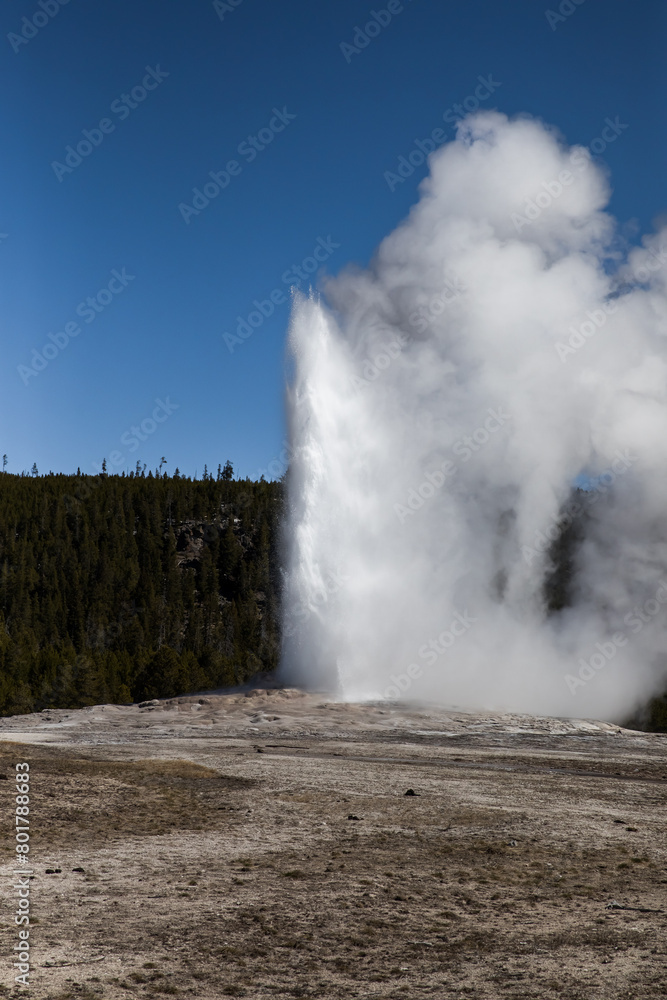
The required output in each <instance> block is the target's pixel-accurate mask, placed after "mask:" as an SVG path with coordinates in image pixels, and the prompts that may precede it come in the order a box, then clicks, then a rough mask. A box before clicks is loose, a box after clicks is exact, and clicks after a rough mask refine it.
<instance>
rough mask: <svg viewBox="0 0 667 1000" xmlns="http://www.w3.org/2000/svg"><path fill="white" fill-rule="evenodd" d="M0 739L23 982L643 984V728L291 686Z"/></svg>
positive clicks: (113, 712) (100, 710) (334, 998)
mask: <svg viewBox="0 0 667 1000" xmlns="http://www.w3.org/2000/svg"><path fill="white" fill-rule="evenodd" d="M0 736H1V737H2V739H0V756H1V757H2V762H1V763H2V767H1V768H0V770H1V771H2V773H7V774H9V772H10V770H12V768H13V766H14V764H15V763H16V762H17V761H20V760H27V761H29V762H30V773H31V789H32V794H34V796H35V803H36V814H35V818H34V829H33V830H32V832H31V848H32V849H33V854H32V860H33V864H34V870H35V873H36V879H35V880H34V882H33V883H32V886H33V896H34V899H35V900H36V901H38V902H36V903H35V909H36V910H37V907H38V912H37V916H38V920H39V923H38V924H37V925H36V926H35V927H34V930H33V934H34V935H35V939H36V942H37V946H36V949H35V950H36V954H37V960H36V965H35V969H34V975H33V977H32V979H33V982H31V992H32V995H33V996H34V997H35V998H36V1000H46V998H47V997H49V996H51V997H52V996H55V995H65V994H67V993H72V994H79V993H80V994H81V995H86V994H89V995H90V996H93V995H95V994H96V993H98V992H99V991H103V995H104V996H105V997H109V998H110V1000H119V998H120V997H127V996H128V990H136V989H139V990H148V991H150V992H156V993H167V994H173V995H176V992H178V993H183V994H186V993H192V994H194V995H196V996H197V997H201V998H202V1000H219V998H220V997H221V996H240V997H243V996H245V997H252V998H253V1000H255V998H256V1000H269V998H273V997H279V998H282V997H284V998H288V997H289V998H292V997H294V996H295V995H301V996H308V995H315V996H317V997H318V998H321V1000H340V998H341V997H343V996H354V995H355V994H356V993H360V994H365V995H366V994H368V993H369V992H370V993H371V994H373V995H377V996H380V997H385V996H386V997H392V996H399V995H400V996H405V995H409V996H411V997H413V996H414V997H419V996H421V995H422V994H423V995H431V996H432V995H436V996H443V997H449V996H451V997H453V998H454V997H459V996H461V994H462V993H463V994H465V995H466V996H470V997H474V998H477V1000H497V997H498V996H499V994H500V993H503V994H505V993H507V994H508V995H510V994H511V993H512V992H514V993H516V994H517V995H520V996H521V997H522V998H523V1000H533V998H534V1000H557V998H558V1000H562V998H563V997H565V998H571V1000H574V998H575V997H580V996H582V995H583V996H588V995H590V993H591V990H593V992H596V991H597V992H599V993H600V994H601V995H603V996H609V997H618V996H627V995H628V994H629V993H630V994H632V995H635V996H640V997H642V998H647V1000H650V998H653V997H655V998H656V1000H657V998H658V997H662V996H663V995H664V981H665V957H666V956H665V942H664V934H663V925H664V912H663V914H662V915H661V914H659V913H656V912H655V911H656V910H660V909H662V910H663V911H665V910H667V901H666V900H665V891H664V890H665V884H664V867H665V857H664V835H663V833H664V826H665V787H666V786H667V743H666V741H665V738H664V737H660V736H657V735H651V734H645V733H632V732H628V731H621V732H620V733H619V732H618V730H617V729H616V728H615V727H611V726H609V725H608V724H606V723H597V722H595V721H584V722H581V721H571V720H558V719H548V718H530V717H528V716H504V717H503V716H493V715H490V714H484V715H465V714H462V713H459V712H447V713H445V712H439V711H430V712H425V711H424V712H420V711H417V710H414V709H409V708H404V707H403V708H401V707H393V708H388V707H387V706H368V705H366V706H363V705H354V704H343V703H327V702H326V700H325V699H323V696H322V695H319V696H314V695H305V694H303V693H301V692H298V691H294V690H292V691H275V690H272V691H266V690H255V691H249V692H248V693H247V696H246V695H245V694H244V693H234V694H227V695H217V696H216V695H210V696H209V695H207V696H204V697H202V698H199V697H192V698H179V699H173V700H171V701H167V702H157V703H149V704H147V705H146V706H145V707H144V708H139V707H138V706H123V707H118V706H108V705H107V706H97V707H95V708H92V709H86V710H81V711H52V712H44V713H41V714H40V715H33V716H21V717H15V718H12V719H2V720H0ZM47 744H48V745H47ZM258 750H262V753H258V752H257V751H258ZM591 772H594V773H595V775H596V776H595V777H591V776H590V773H591ZM9 784H10V782H0V785H7V786H8V785H9ZM408 789H413V791H414V792H415V793H416V794H415V795H414V796H406V795H405V793H406V791H407V790H408ZM5 794H9V789H6V790H5ZM349 815H354V816H357V817H359V819H358V820H356V821H353V820H349V819H348V816H349ZM31 818H32V816H31ZM10 847H11V844H10V842H9V840H8V839H6V841H5V847H4V850H5V861H6V862H9V861H10V858H9V854H10ZM47 869H50V870H52V871H54V872H56V870H57V869H60V872H56V873H54V874H50V875H47V874H46V870H47ZM11 881H12V880H10V879H9V878H7V879H5V880H3V887H2V890H1V891H2V893H3V894H4V896H5V898H4V900H3V905H4V906H5V907H6V912H8V913H11V912H12V910H13V908H14V906H15V897H14V891H13V890H12V889H11ZM614 904H615V905H614ZM610 906H612V907H613V908H610ZM617 906H618V907H626V906H627V907H633V908H634V909H627V910H626V909H618V908H616V907H617ZM9 933H10V931H9V929H8V928H7V929H6V935H5V936H6V937H7V934H9ZM31 940H32V937H31ZM6 943H7V951H6V954H9V953H10V951H11V948H10V947H9V945H10V944H12V943H13V936H12V939H11V941H10V939H9V938H8V937H7V942H6ZM2 983H3V984H4V985H5V986H6V987H11V986H12V985H13V983H12V980H11V969H10V968H9V963H8V962H6V963H4V965H3V967H2ZM297 991H298V992H297Z"/></svg>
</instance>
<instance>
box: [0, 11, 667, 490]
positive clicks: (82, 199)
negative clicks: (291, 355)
mask: <svg viewBox="0 0 667 1000" xmlns="http://www.w3.org/2000/svg"><path fill="white" fill-rule="evenodd" d="M42 3H43V5H44V6H45V7H46V8H47V10H46V13H45V12H44V10H43V8H42V7H40V5H39V2H38V0H11V2H6V3H4V4H3V7H2V13H1V15H0V16H1V19H2V36H3V37H2V39H0V42H1V44H2V45H3V46H4V49H3V54H2V59H1V60H0V74H1V78H0V84H1V87H2V94H3V110H2V115H3V118H4V121H3V122H2V135H3V156H2V182H3V183H2V192H3V198H2V208H1V211H0V233H1V234H2V235H1V236H0V268H1V273H2V282H1V291H0V294H1V297H2V299H1V306H2V308H1V309H0V322H1V324H2V345H3V351H2V357H3V364H2V368H1V370H0V400H1V404H0V405H1V407H2V423H1V431H2V434H1V438H2V440H1V441H0V453H2V452H6V453H7V454H8V455H9V466H8V470H9V471H10V472H20V471H21V470H22V469H30V467H31V466H32V464H33V462H36V463H37V465H38V467H39V470H40V472H46V471H48V470H49V469H52V470H53V471H64V472H69V471H75V470H76V468H77V466H80V467H81V470H82V471H83V472H94V471H95V467H94V463H95V462H97V463H99V462H101V460H102V458H103V457H106V458H107V460H109V456H110V455H111V454H112V453H114V452H115V453H116V457H115V458H114V462H115V463H116V464H115V466H114V468H115V469H117V470H118V471H120V470H121V469H122V468H126V469H130V468H133V467H134V465H135V463H136V461H137V459H140V460H141V461H142V462H147V463H148V465H149V467H155V465H156V464H157V463H158V462H159V460H160V457H161V456H162V455H165V456H166V457H167V459H168V469H170V470H172V471H173V469H174V468H175V466H177V465H178V466H179V467H180V469H181V471H182V472H185V473H187V474H190V475H192V474H194V472H195V470H198V472H199V475H201V472H202V469H203V466H204V463H208V465H209V468H212V467H213V468H215V467H217V464H218V462H223V463H224V461H225V459H227V458H229V459H231V461H232V462H233V464H234V467H235V471H236V473H237V474H239V475H242V476H245V475H250V476H256V475H258V474H259V472H260V471H261V470H262V469H267V468H268V466H269V463H270V462H271V461H272V460H273V459H275V458H276V456H278V455H279V454H280V451H281V447H282V441H283V438H284V434H285V429H284V427H285V420H284V412H283V387H284V379H285V360H284V345H285V334H286V329H287V321H288V315H289V305H288V301H287V299H288V295H289V282H290V280H293V281H295V280H297V279H296V275H295V274H294V272H292V274H291V275H289V274H286V272H287V271H288V270H289V269H290V268H292V266H293V265H297V266H299V267H300V266H301V263H302V261H304V260H305V259H306V258H309V257H312V255H313V252H314V251H315V249H316V248H319V250H318V254H317V256H318V257H319V258H320V262H318V265H317V266H318V267H322V266H323V267H325V268H327V269H328V271H329V272H333V273H335V272H336V271H338V270H339V269H340V268H341V267H342V266H343V265H344V264H345V263H346V262H348V261H357V262H359V263H361V264H365V263H366V262H367V261H368V259H369V257H370V255H371V254H372V252H373V249H374V248H375V246H376V245H377V243H378V242H379V241H380V240H381V239H382V237H383V236H384V235H386V233H388V232H389V231H390V230H391V229H392V228H393V227H394V226H395V225H396V224H397V223H398V222H399V221H400V219H401V218H402V217H403V216H404V215H405V213H406V212H407V210H408V209H409V207H410V205H411V204H412V203H413V202H414V201H415V199H416V194H417V186H418V183H419V181H420V180H421V178H422V177H423V176H424V175H425V173H426V168H425V166H421V167H419V168H418V169H416V170H415V171H414V173H413V174H412V175H411V176H410V177H408V178H407V179H406V180H405V182H404V183H402V184H400V185H398V186H396V189H395V190H394V191H391V190H390V188H389V185H388V183H387V181H386V180H385V177H384V173H385V171H388V170H395V168H396V166H397V162H398V157H399V156H401V155H403V156H407V155H408V154H409V153H410V152H411V151H412V150H413V149H414V148H415V147H414V141H415V139H423V138H426V137H427V136H428V135H430V133H431V132H432V131H433V130H434V129H437V128H439V127H442V128H444V129H445V130H446V137H447V138H452V137H453V135H454V130H453V127H452V124H451V122H452V120H453V118H454V117H455V114H456V112H453V111H452V110H451V109H453V108H454V106H455V105H456V104H461V103H462V102H463V101H464V100H465V98H467V97H469V96H470V95H473V94H474V93H475V88H476V87H477V86H478V84H479V77H483V78H485V79H486V78H488V77H489V75H491V77H492V80H493V81H494V82H499V83H500V86H499V87H497V88H496V89H495V90H494V93H493V94H492V95H491V96H490V97H488V98H486V100H485V101H484V105H483V106H485V107H495V108H497V109H499V110H501V111H503V112H506V113H508V114H516V113H521V112H526V113H529V114H532V115H536V116H539V117H540V118H542V119H544V120H545V121H547V122H550V123H553V124H554V125H556V126H558V127H559V128H560V130H561V131H562V133H563V134H564V136H565V137H566V139H567V140H568V141H569V142H577V143H583V144H585V145H588V144H589V143H590V142H591V141H592V140H593V139H594V138H595V137H597V136H599V135H600V134H601V131H602V129H603V128H604V127H605V119H606V118H608V117H609V118H611V119H612V120H614V119H615V118H616V117H617V116H618V118H620V120H621V121H622V122H623V123H624V124H627V126H628V127H627V129H625V130H624V131H623V132H622V134H621V135H620V136H619V137H618V140H617V141H616V142H614V143H613V144H611V145H609V147H608V148H607V149H606V150H605V152H604V154H603V159H604V160H605V161H606V163H607V164H608V166H609V168H610V170H611V174H612V183H613V188H614V195H613V201H612V206H611V207H612V210H613V211H614V213H615V214H616V215H617V216H618V218H619V219H620V220H621V223H622V224H623V225H624V226H625V227H626V232H628V233H632V232H633V226H634V227H637V231H643V230H646V229H650V228H651V226H652V223H653V221H654V219H655V218H656V216H660V215H664V214H665V212H666V211H667V197H666V195H665V185H664V178H665V176H666V173H667V170H666V167H667V163H666V160H667V157H666V145H667V135H666V131H665V107H666V106H667V102H666V96H667V95H666V93H665V89H666V88H665V81H664V73H663V72H662V64H663V57H664V45H665V37H666V32H665V29H666V27H667V19H666V18H665V4H664V3H663V2H662V0H642V2H639V3H631V2H629V0H625V2H623V0H584V2H583V3H580V4H578V5H577V4H575V3H574V2H570V0H565V3H564V4H563V3H561V4H560V7H561V8H562V9H563V10H564V11H566V12H567V11H569V10H571V11H572V12H571V13H569V14H568V15H567V16H563V15H561V16H562V20H558V21H555V22H554V24H553V28H552V26H551V25H550V24H549V21H548V19H547V17H546V16H545V9H549V8H548V6H547V4H546V3H545V4H544V5H543V4H542V3H536V2H535V0H513V2H512V3H509V4H500V3H497V2H491V0H466V2H465V3H461V2H449V0H406V2H404V3H403V4H402V5H401V4H400V3H398V0H392V3H391V7H390V9H393V10H394V11H395V13H394V14H393V16H392V17H391V19H390V20H389V23H387V24H386V25H384V26H383V27H382V28H381V29H380V28H378V29H377V35H376V37H373V38H372V40H371V41H370V42H369V44H367V45H366V46H365V48H363V50H360V51H359V52H354V51H351V50H350V49H349V48H345V51H343V50H342V49H341V44H342V43H347V44H348V45H351V44H353V43H354V36H355V26H357V25H360V26H363V25H365V24H366V23H367V22H368V21H369V20H370V18H371V15H370V12H371V11H373V10H375V11H377V12H382V11H384V10H386V9H387V6H388V5H387V3H386V2H385V0H378V2H377V3H375V4H372V3H368V4H367V3H364V2H358V0H335V2H334V0H328V2H322V0H320V2H312V0H292V2H290V3H276V2H275V0H240V2H239V0H232V2H231V3H218V4H217V7H218V8H219V11H216V8H215V5H214V4H213V3H212V2H211V0H189V2H188V3H185V2H184V0H132V2H130V0H69V2H68V3H66V4H65V5H64V6H62V7H60V6H59V5H58V0H42ZM400 7H402V9H401V10H399V9H398V8H400ZM551 9H552V10H554V11H555V12H558V10H559V6H558V4H554V5H553V7H552V8H551ZM24 18H27V21H24V20H23V19H24ZM33 19H34V21H35V23H36V25H37V27H35V26H34V24H31V23H30V22H31V21H32V20H33ZM45 19H47V23H46V24H42V22H43V21H44V20H45ZM379 19H380V21H387V20H388V15H384V14H382V13H380V14H379ZM554 29H555V30H554ZM21 32H23V36H25V37H22V36H21ZM369 34H376V29H375V28H372V29H370V31H369ZM28 35H32V36H34V37H30V38H27V36H28ZM357 40H359V36H357ZM362 40H363V39H362ZM15 49H16V50H17V51H15ZM147 67H150V69H151V70H153V73H152V74H149V73H148V71H147ZM165 74H168V75H165ZM145 78H146V79H145ZM144 80H145V83H146V87H145V88H144ZM135 88H139V89H138V90H137V89H135ZM149 88H153V89H149ZM481 93H485V91H484V90H482V91H481ZM123 95H128V96H127V101H126V99H125V98H124V97H123ZM274 109H277V111H278V112H280V114H279V115H276V111H275V110H274ZM285 110H286V112H287V114H286V115H285ZM447 111H450V114H449V117H448V120H446V121H443V114H444V113H445V112H447ZM290 116H296V117H294V118H291V117H290ZM103 119H106V120H107V121H106V123H105V124H104V128H105V129H107V130H108V131H106V132H104V131H103V130H101V131H99V132H95V131H91V130H96V129H99V128H100V121H101V120H103ZM83 130H88V131H89V133H90V136H89V139H88V140H86V139H85V136H84V131H83ZM260 130H264V131H263V132H262V131H260ZM249 136H251V137H252V136H259V137H258V138H257V139H256V140H255V142H254V148H253V143H252V142H248V137H249ZM262 136H263V140H262ZM269 139H270V140H271V141H270V142H268V140H269ZM82 140H83V141H84V145H83V146H82V147H81V150H82V151H83V152H86V151H87V150H88V148H90V150H91V151H90V153H89V155H86V156H84V157H83V158H82V160H81V163H80V164H78V165H77V159H76V156H77V155H78V154H76V152H75V154H74V157H73V156H72V155H70V157H69V169H67V170H65V169H64V168H66V167H68V163H67V161H66V160H65V157H66V155H67V154H66V147H68V146H71V147H73V148H74V150H75V151H76V147H77V144H79V143H80V142H82ZM91 140H92V142H91ZM86 142H91V145H90V147H88V146H86V145H85V143H86ZM94 142H97V143H98V144H97V145H92V143H94ZM244 142H245V143H246V144H245V145H243V146H242V147H241V150H239V146H240V145H241V144H242V143H244ZM229 161H235V162H236V164H237V165H236V166H234V165H233V164H232V171H231V173H230V174H229V175H228V176H227V177H225V176H221V177H220V179H221V181H222V182H227V183H226V186H225V188H224V190H221V191H220V193H219V194H218V195H217V196H216V197H215V198H214V199H213V200H211V202H210V204H208V206H205V207H203V208H201V206H202V202H201V201H200V202H198V204H199V205H200V213H199V214H198V215H195V214H191V213H190V212H188V211H187V209H179V205H188V206H192V203H193V188H195V187H197V188H199V189H200V190H201V189H202V188H203V186H204V185H205V184H206V183H207V182H210V183H213V182H212V181H211V178H210V177H209V172H210V171H213V172H219V171H224V170H226V169H227V165H228V164H229ZM58 163H60V164H62V165H63V167H59V166H58ZM54 164H55V166H54ZM208 190H209V191H211V190H212V189H211V188H210V187H209V189H208ZM184 216H187V221H186V218H184ZM318 240H320V242H318ZM332 242H333V243H336V244H339V246H338V247H335V248H332ZM322 258H326V259H325V260H324V261H323V262H322ZM313 264H314V261H312V262H309V263H308V264H307V267H312V266H313ZM123 269H125V271H123ZM114 270H115V271H116V272H118V274H120V275H121V276H122V275H123V274H125V277H124V278H121V280H119V279H118V277H114V276H113V275H112V272H113V271H114ZM302 273H303V272H302ZM130 275H131V276H133V277H132V280H130V278H129V276H130ZM309 280H312V279H310V278H307V280H306V282H305V283H304V287H305V286H307V282H308V281H309ZM314 280H315V281H316V280H317V274H315V278H314ZM110 283H111V291H109V286H110ZM100 290H102V294H101V296H99V298H98V297H97V296H98V292H100ZM272 292H274V299H275V302H276V303H277V304H275V306H274V311H273V314H272V315H271V316H269V317H267V318H266V319H264V317H261V316H258V315H255V316H253V317H252V322H254V323H257V321H258V320H261V321H262V322H261V325H257V327H256V329H254V332H253V333H252V335H251V336H250V337H248V338H247V339H245V340H243V341H242V342H241V343H233V342H232V343H231V346H232V348H233V351H230V350H229V347H228V345H227V344H226V342H225V337H224V334H229V335H233V336H236V331H237V326H238V317H239V316H241V317H242V318H244V319H246V318H247V317H248V315H249V314H250V313H252V312H253V311H254V308H255V307H254V305H253V301H254V300H258V301H260V302H264V303H265V302H267V300H268V302H269V303H270V295H271V293H272ZM281 293H283V294H281ZM89 297H92V298H93V299H94V300H95V306H93V307H91V306H87V305H86V300H87V299H88V298H89ZM108 300H111V301H108ZM80 303H83V306H80ZM270 308H271V306H270V304H266V305H264V310H265V311H266V312H269V310H270ZM77 309H79V312H78V313H77ZM91 309H94V310H100V311H91ZM92 316H94V319H93V320H92V321H90V319H91V317H92ZM87 320H88V322H87ZM67 324H70V326H69V330H70V331H74V330H78V331H80V332H78V334H76V335H74V336H72V337H70V339H69V341H68V342H66V341H65V337H66V336H67V333H66V331H67ZM242 329H246V328H242ZM247 329H249V328H247ZM63 332H64V334H63ZM49 334H53V336H54V338H55V343H54V341H53V340H50V339H49V337H48V335H49ZM61 334H63V335H61ZM59 335H61V336H59ZM239 339H240V338H239ZM45 344H47V345H51V346H50V347H49V348H48V349H47V355H52V357H50V358H48V357H47V358H46V360H45V362H40V361H39V360H36V359H35V355H33V353H32V352H33V349H35V350H36V351H37V352H38V354H39V355H40V356H41V357H42V358H43V357H44V355H43V354H42V349H43V347H44V345H45ZM63 345H64V346H63ZM44 363H45V367H43V370H41V371H40V372H39V373H38V374H33V375H27V374H26V371H25V369H28V368H29V367H30V366H32V369H31V370H32V371H35V369H36V367H38V366H39V365H40V364H44ZM20 366H24V369H23V374H21V370H20ZM26 382H27V384H25V383H26ZM156 400H161V401H163V402H164V403H166V404H167V410H169V409H172V408H173V407H177V408H173V409H172V412H171V413H170V414H169V415H167V410H165V409H161V410H158V413H157V416H158V417H159V421H156V420H154V418H153V413H154V411H155V410H156V408H157V407H158V404H157V403H156ZM142 423H143V430H142V429H141V428H142ZM133 426H135V427H138V428H139V431H140V434H141V436H142V437H144V440H143V441H141V442H140V441H138V440H137V438H136V436H135V433H134V432H133V431H132V430H131V428H132V427H133ZM274 468H275V466H274Z"/></svg>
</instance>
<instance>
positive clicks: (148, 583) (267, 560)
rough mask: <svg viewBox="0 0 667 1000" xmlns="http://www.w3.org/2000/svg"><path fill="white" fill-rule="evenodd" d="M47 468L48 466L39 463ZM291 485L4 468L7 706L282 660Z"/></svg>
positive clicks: (1, 650) (0, 481) (216, 681)
mask: <svg viewBox="0 0 667 1000" xmlns="http://www.w3.org/2000/svg"><path fill="white" fill-rule="evenodd" d="M35 471H36V470H35ZM281 506H282V485H281V483H278V482H265V481H264V480H262V481H260V482H251V481H250V480H245V481H236V482H234V481H233V480H232V470H231V466H230V465H229V464H227V466H226V467H225V469H224V470H222V471H221V470H219V471H218V478H217V479H213V477H211V476H209V475H208V474H206V478H204V479H202V480H191V479H187V478H184V477H182V476H179V475H178V473H176V474H175V475H174V476H168V475H166V474H165V475H158V474H156V475H153V474H152V473H149V474H148V475H147V476H146V475H144V474H143V473H140V474H136V475H134V474H131V475H129V476H115V475H100V476H96V477H92V476H65V475H46V476H32V477H30V476H26V475H23V476H14V475H10V474H8V473H3V474H2V475H1V476H0V713H1V714H5V715H6V714H14V713H20V712H28V711H32V710H40V709H43V708H46V707H49V706H58V707H79V706H84V705H92V704H99V703H101V702H130V701H137V700H141V699H145V698H152V697H157V696H162V697H169V696H172V695H175V694H179V693H182V692H187V691H196V690H201V689H206V688H213V687H217V686H221V685H226V684H234V683H236V682H239V681H242V680H244V679H246V678H247V677H249V676H251V675H252V674H254V673H256V672H257V671H259V670H262V669H264V670H271V669H273V668H274V667H275V666H276V663H277V660H278V650H279V632H278V619H279V615H278V602H279V584H278V564H279V560H278V558H277V543H278V537H277V536H278V526H279V521H280V514H281Z"/></svg>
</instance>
